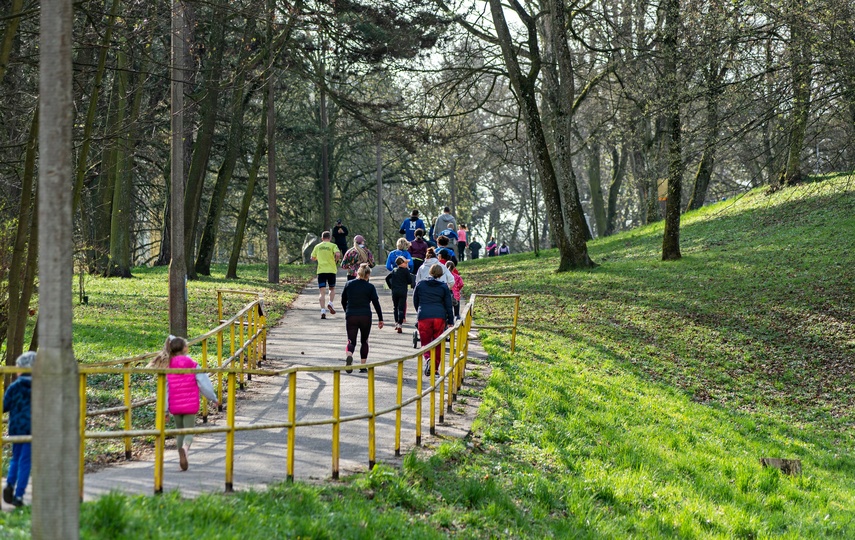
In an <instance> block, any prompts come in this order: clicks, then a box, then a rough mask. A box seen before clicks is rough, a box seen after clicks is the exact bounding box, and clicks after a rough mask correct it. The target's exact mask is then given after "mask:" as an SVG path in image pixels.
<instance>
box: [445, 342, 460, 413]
mask: <svg viewBox="0 0 855 540" xmlns="http://www.w3.org/2000/svg"><path fill="white" fill-rule="evenodd" d="M459 331H460V326H458V327H457V328H455V329H454V330H452V332H451V336H450V337H451V341H449V346H448V367H447V368H446V370H445V371H446V372H447V373H448V375H447V376H446V378H447V381H446V382H447V383H448V396H447V397H448V400H447V403H448V408H447V409H446V411H445V412H449V413H450V412H451V402H452V400H454V398H455V397H456V396H457V389H456V388H455V387H454V384H455V382H456V381H457V334H458V332H459Z"/></svg>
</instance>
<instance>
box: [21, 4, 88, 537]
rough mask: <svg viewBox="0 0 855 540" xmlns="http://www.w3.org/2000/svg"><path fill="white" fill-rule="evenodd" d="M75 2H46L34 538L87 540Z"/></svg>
mask: <svg viewBox="0 0 855 540" xmlns="http://www.w3.org/2000/svg"><path fill="white" fill-rule="evenodd" d="M71 4H72V0H42V2H41V12H40V15H39V18H40V31H39V190H38V192H39V199H38V212H39V215H38V219H39V312H40V313H39V322H38V325H39V327H38V332H39V340H40V347H39V351H38V356H37V358H36V361H35V363H34V365H33V372H34V374H33V396H32V435H33V442H32V466H33V472H35V474H34V475H33V508H32V520H31V521H32V525H31V532H32V537H33V538H35V539H36V540H48V539H54V538H65V539H71V540H76V539H77V538H79V537H80V531H79V529H80V500H81V499H82V498H83V494H82V493H81V492H80V477H79V475H80V461H79V460H80V396H79V394H78V391H79V388H80V383H79V373H78V369H77V361H76V359H75V358H74V351H73V350H72V337H71V322H72V306H71V303H72V298H71V283H72V278H73V270H74V261H73V259H72V253H73V249H72V231H73V227H72V216H71V207H72V197H73V192H72V190H71V189H70V187H71V186H73V185H74V174H73V167H72V156H71V154H72V140H71V130H72V111H73V110H74V109H73V104H72V96H71V89H72V71H71V49H72V47H71V44H72V31H71V29H72V8H71Z"/></svg>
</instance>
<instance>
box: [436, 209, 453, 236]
mask: <svg viewBox="0 0 855 540" xmlns="http://www.w3.org/2000/svg"><path fill="white" fill-rule="evenodd" d="M455 223H457V220H456V219H454V216H452V215H451V208H449V207H447V206H446V207H445V208H443V209H442V213H441V214H440V215H439V217H437V218H436V221H435V222H434V224H433V234H435V235H437V236H439V234H440V233H441V232H442V231H444V230H446V229H448V228H452V229H453V228H454V224H455ZM454 236H455V240H454V241H455V242H456V241H457V238H456V236H457V233H456V232H455V233H454Z"/></svg>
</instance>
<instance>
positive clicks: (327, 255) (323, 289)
mask: <svg viewBox="0 0 855 540" xmlns="http://www.w3.org/2000/svg"><path fill="white" fill-rule="evenodd" d="M331 239H332V234H331V233H330V232H329V231H324V232H323V233H321V243H320V244H318V245H316V246H315V248H314V249H313V250H312V260H313V261H318V290H319V291H320V297H319V298H318V300H319V301H320V304H321V319H326V318H327V311H329V312H330V315H335V309H333V299H334V298H335V272H336V270H337V269H338V262H339V261H340V260H341V251H339V250H338V246H336V245H335V244H333V243H332V242H331V241H330V240H331ZM327 288H329V290H330V296H329V299H327Z"/></svg>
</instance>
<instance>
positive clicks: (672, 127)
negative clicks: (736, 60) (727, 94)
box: [662, 0, 683, 261]
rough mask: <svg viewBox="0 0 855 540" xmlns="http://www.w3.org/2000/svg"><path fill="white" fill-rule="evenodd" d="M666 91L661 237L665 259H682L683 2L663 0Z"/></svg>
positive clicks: (663, 258) (663, 257)
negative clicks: (680, 56)
mask: <svg viewBox="0 0 855 540" xmlns="http://www.w3.org/2000/svg"><path fill="white" fill-rule="evenodd" d="M664 4H665V28H664V33H665V36H664V40H663V53H664V56H665V62H664V72H665V80H664V83H665V88H666V90H665V92H666V95H667V103H666V111H665V127H666V130H667V135H668V200H667V201H666V203H665V233H664V235H663V238H662V260H663V261H673V260H678V259H680V257H681V255H680V206H681V204H682V196H683V193H682V188H683V155H682V145H681V141H680V130H681V126H680V101H681V96H680V84H679V72H678V68H677V58H678V54H679V51H678V43H677V33H678V29H679V28H680V0H664Z"/></svg>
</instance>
